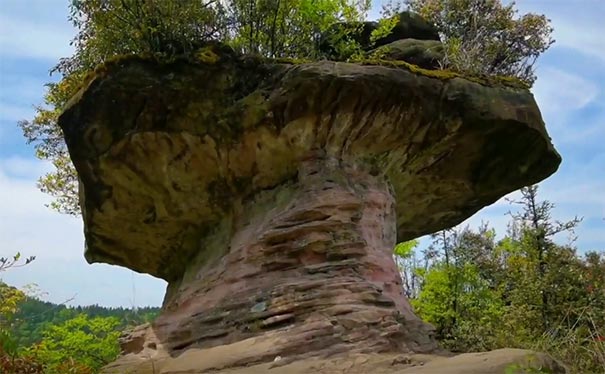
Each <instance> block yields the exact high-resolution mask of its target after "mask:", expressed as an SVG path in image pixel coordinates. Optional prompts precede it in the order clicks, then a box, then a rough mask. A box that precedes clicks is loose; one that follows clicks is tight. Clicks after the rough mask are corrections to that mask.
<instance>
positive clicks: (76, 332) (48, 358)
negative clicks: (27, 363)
mask: <svg viewBox="0 0 605 374" xmlns="http://www.w3.org/2000/svg"><path fill="white" fill-rule="evenodd" d="M119 324H120V321H119V320H118V319H117V318H114V317H105V318H103V317H94V318H89V317H88V316H86V315H85V314H80V315H78V316H76V317H75V318H73V319H70V320H68V321H66V322H64V323H62V324H60V325H51V326H49V327H48V328H47V329H46V331H45V332H44V339H43V340H42V342H41V343H40V344H39V345H38V346H37V347H36V348H35V355H36V357H37V358H38V359H39V360H40V361H41V362H44V364H45V366H46V370H47V371H46V372H47V373H48V374H55V373H56V374H61V371H60V370H59V368H60V367H61V365H62V364H63V363H64V362H68V361H69V360H74V361H76V362H77V363H78V364H80V365H82V366H84V367H88V368H91V369H92V370H93V371H96V370H98V369H100V368H101V367H102V366H104V365H106V364H108V363H109V362H111V361H113V360H115V359H116V358H117V356H118V354H119V353H120V348H119V345H118V337H119V335H120V332H119V331H117V327H118V326H119Z"/></svg>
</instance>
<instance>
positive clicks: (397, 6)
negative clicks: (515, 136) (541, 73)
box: [384, 0, 554, 85]
mask: <svg viewBox="0 0 605 374" xmlns="http://www.w3.org/2000/svg"><path fill="white" fill-rule="evenodd" d="M405 6H407V7H408V8H409V9H410V10H412V11H414V12H416V13H418V14H420V15H421V16H422V17H424V18H425V19H426V20H428V21H429V22H431V23H433V24H434V25H435V26H436V27H437V29H438V30H439V32H440V34H441V37H442V41H443V43H444V44H445V55H444V57H443V59H442V60H441V63H442V66H443V67H444V68H448V69H452V70H455V71H461V72H466V73H470V74H478V75H482V74H484V75H503V76H514V77H518V78H520V79H522V80H523V81H525V82H527V83H528V84H530V85H531V84H533V82H534V81H535V80H536V74H535V63H536V60H537V58H538V57H539V56H540V55H541V54H542V53H544V52H545V51H546V50H547V49H548V48H549V47H550V46H551V45H552V43H554V40H553V38H552V36H551V34H552V32H553V28H552V27H551V26H550V20H549V19H548V18H547V17H546V16H544V15H541V14H534V13H527V14H524V15H522V16H518V11H517V10H516V8H515V2H514V1H512V2H509V3H508V4H503V3H502V1H501V0H405V2H402V1H391V2H390V3H388V4H387V5H386V6H385V10H384V13H385V14H386V15H393V14H396V13H398V12H399V11H401V9H402V8H403V7H405Z"/></svg>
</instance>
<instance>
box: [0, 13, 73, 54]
mask: <svg viewBox="0 0 605 374" xmlns="http://www.w3.org/2000/svg"><path fill="white" fill-rule="evenodd" d="M72 38H73V32H72V31H71V30H70V28H69V27H66V26H64V25H57V24H47V23H45V22H44V21H41V22H33V21H31V20H28V19H23V18H13V17H11V16H9V15H7V14H1V13H0V51H1V53H0V58H9V57H10V58H34V59H45V60H52V61H56V60H58V59H59V58H61V57H65V56H69V55H71V53H72V51H73V49H72V47H71V46H70V45H69V42H70V40H71V39H72Z"/></svg>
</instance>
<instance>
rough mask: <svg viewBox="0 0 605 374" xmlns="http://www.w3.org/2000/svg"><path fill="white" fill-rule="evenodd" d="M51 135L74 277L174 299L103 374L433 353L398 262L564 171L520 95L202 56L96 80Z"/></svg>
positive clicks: (453, 81) (338, 66) (118, 66)
mask: <svg viewBox="0 0 605 374" xmlns="http://www.w3.org/2000/svg"><path fill="white" fill-rule="evenodd" d="M60 125H61V127H62V129H63V131H64V134H65V138H66V142H67V145H68V148H69V151H70V155H71V157H72V160H73V162H74V165H75V167H76V169H77V171H78V174H79V178H80V194H81V202H82V211H83V219H84V224H85V237H86V254H85V256H86V259H87V260H88V261H89V262H105V263H109V264H115V265H120V266H125V267H128V268H130V269H133V270H135V271H138V272H143V273H148V274H151V275H153V276H156V277H160V278H163V279H165V280H166V281H167V282H168V284H169V285H168V289H167V293H166V297H165V301H164V305H163V309H162V312H161V314H160V316H159V317H158V319H157V320H156V321H155V322H154V323H153V324H151V325H147V326H141V327H140V328H138V329H136V330H135V331H133V332H132V333H130V334H129V335H127V336H125V337H124V338H123V340H122V348H123V351H124V352H123V353H124V356H123V357H122V358H120V359H119V360H118V361H117V362H116V363H114V364H113V365H110V367H108V368H107V370H108V371H107V372H112V371H113V372H129V373H147V372H150V371H149V370H150V369H149V367H150V365H151V366H154V365H164V366H162V369H161V371H159V372H161V373H198V372H203V370H206V369H208V370H210V369H212V368H211V367H209V366H208V362H213V361H212V360H215V359H216V360H219V358H218V357H219V356H220V355H219V354H218V353H217V352H223V354H224V355H227V356H228V357H230V358H229V360H230V361H229V365H223V368H226V367H238V366H246V367H248V366H250V365H254V364H262V363H266V362H273V361H274V360H275V357H277V356H279V357H281V360H283V361H282V364H283V363H290V362H292V364H293V365H294V364H295V361H299V362H309V361H308V360H310V359H312V358H318V359H319V358H326V357H331V356H338V355H349V356H350V355H372V354H376V353H382V352H398V353H399V354H401V353H405V354H428V353H440V352H441V351H440V350H439V348H438V346H437V344H436V342H435V340H434V338H433V336H432V329H431V327H430V326H428V325H426V324H425V323H423V322H422V321H420V320H419V319H418V318H417V317H416V316H415V315H414V313H413V311H412V309H411V307H410V305H409V303H408V301H407V300H406V298H405V296H404V294H403V290H402V288H401V279H400V276H399V274H398V271H397V268H396V266H395V263H394V261H393V259H392V256H391V254H392V248H393V246H394V245H395V244H396V243H397V242H400V241H405V240H409V239H412V238H415V237H418V236H421V235H423V234H427V233H431V232H435V231H437V230H440V229H443V228H446V227H451V226H453V225H455V224H457V223H460V222H461V221H463V220H464V219H466V218H467V217H469V216H470V215H472V214H473V213H475V212H476V211H477V210H479V209H481V208H482V207H484V206H486V205H489V204H491V203H493V202H494V201H496V200H497V199H498V198H500V197H501V196H503V195H505V194H507V193H508V192H511V191H514V190H516V189H518V188H519V187H522V186H525V185H528V184H531V183H535V182H538V181H540V180H542V179H544V178H546V177H547V176H549V175H550V174H552V173H553V172H554V171H555V170H556V169H557V167H558V165H559V163H560V157H559V155H558V154H557V152H556V151H555V150H554V148H553V146H552V144H551V142H550V139H549V137H548V135H547V133H546V130H545V128H544V123H543V121H542V118H541V115H540V112H539V109H538V107H537V106H536V103H535V101H534V98H533V96H532V95H531V93H530V92H529V91H527V90H525V89H522V88H516V87H511V86H510V85H506V84H504V83H500V84H496V83H490V84H488V83H485V82H482V81H477V80H474V81H471V80H468V79H464V78H460V77H457V76H455V75H450V76H448V75H444V76H443V77H441V78H438V77H435V75H434V74H426V73H424V72H423V71H422V70H421V69H415V70H414V71H411V70H410V69H409V68H406V67H404V66H402V67H396V66H390V67H389V66H368V65H358V64H348V63H341V62H329V61H321V62H315V63H306V64H286V63H277V62H267V61H263V60H259V59H253V58H246V57H238V56H234V55H233V54H230V53H220V51H216V50H212V49H209V50H205V51H201V52H200V55H199V56H198V58H197V60H196V61H191V60H178V61H175V62H172V63H158V62H156V61H153V60H148V59H143V58H136V57H132V58H124V59H120V60H116V61H114V62H111V63H108V64H106V65H105V66H104V67H103V68H101V69H98V71H97V73H96V75H95V76H94V77H93V78H92V79H91V80H90V81H89V82H88V84H87V85H86V87H84V88H83V89H82V90H81V91H80V93H79V94H78V95H76V96H75V97H74V98H73V99H72V100H71V102H70V103H69V105H68V107H67V108H66V110H65V111H64V113H63V114H62V116H61V118H60ZM221 350H222V351H221ZM441 353H442V352H441ZM199 355H202V356H199ZM188 357H193V359H188ZM233 357H236V358H237V357H239V359H233ZM350 357H352V356H350ZM355 357H358V356H355ZM359 357H362V356H359ZM281 360H280V361H281ZM192 362H193V364H191V363H192ZM166 365H167V366H166ZM191 365H193V366H191ZM427 365H428V364H427ZM158 367H159V366H158ZM427 367H428V366H427ZM154 368H155V366H154ZM203 368H206V369H203ZM156 369H157V368H155V369H154V370H156ZM215 369H217V368H216V367H215V368H214V369H212V370H215ZM158 370H159V369H158ZM242 370H248V369H242ZM272 370H273V369H272ZM292 370H294V369H292ZM326 370H328V369H326ZM406 370H407V369H406ZM414 370H416V369H414ZM242 372H244V371H242ZM245 372H248V371H245ZM289 372H295V371H289ZM404 372H405V371H404ZM411 372H412V371H410V373H411ZM419 373H421V371H419Z"/></svg>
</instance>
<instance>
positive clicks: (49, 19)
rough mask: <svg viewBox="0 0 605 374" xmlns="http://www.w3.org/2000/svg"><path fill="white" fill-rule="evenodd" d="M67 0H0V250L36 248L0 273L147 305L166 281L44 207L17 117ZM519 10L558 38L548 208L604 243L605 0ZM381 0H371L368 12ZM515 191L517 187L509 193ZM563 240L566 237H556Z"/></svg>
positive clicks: (547, 81)
mask: <svg viewBox="0 0 605 374" xmlns="http://www.w3.org/2000/svg"><path fill="white" fill-rule="evenodd" d="M67 4H68V0H0V256H9V255H11V254H13V253H14V252H15V251H21V252H22V253H23V254H27V255H36V256H37V259H36V261H34V263H32V264H31V265H28V266H27V267H24V268H20V269H14V270H11V271H9V272H6V273H5V274H3V277H4V280H5V281H6V282H8V283H11V284H14V285H16V286H24V285H26V284H31V283H36V284H38V286H39V289H40V290H41V291H42V292H44V294H43V298H45V299H47V300H50V301H53V302H63V301H65V300H68V299H72V300H71V301H70V303H71V304H80V305H87V304H100V305H107V306H119V305H122V306H134V305H136V306H143V305H159V304H160V303H161V300H162V297H163V294H164V289H165V282H163V281H161V280H158V279H154V278H152V277H150V276H146V275H141V274H136V273H133V272H131V271H129V270H127V269H123V268H118V267H115V266H109V265H102V264H95V265H88V264H87V263H86V262H85V261H84V258H83V255H82V254H83V248H84V238H83V234H82V223H81V220H80V219H79V218H73V217H67V216H63V215H59V214H57V213H54V212H52V211H50V210H49V209H48V208H46V207H45V204H47V203H48V202H49V198H48V197H47V196H45V195H44V194H42V193H41V192H39V191H38V190H37V188H36V179H37V177H38V176H39V175H41V174H42V173H44V172H45V171H47V170H49V166H48V165H47V164H46V163H44V162H41V161H39V160H36V159H35V158H34V157H33V150H32V147H31V146H28V145H26V144H25V142H24V138H23V137H22V135H21V132H20V129H19V128H18V127H17V125H16V122H17V121H18V120H19V119H23V118H26V119H28V118H31V117H32V115H33V113H34V110H33V105H34V104H39V103H41V101H42V96H43V94H44V86H43V84H44V83H45V82H48V81H50V80H56V79H57V77H49V74H48V70H49V69H50V68H51V67H52V66H53V65H54V64H55V63H56V61H57V60H58V59H59V58H60V57H63V56H67V55H69V54H70V52H71V47H70V46H69V41H70V39H71V38H72V36H73V34H74V31H73V29H72V28H71V25H70V24H69V22H68V21H67ZM517 4H518V8H519V9H520V11H521V12H529V11H532V12H539V13H544V14H546V15H547V16H548V17H550V18H551V19H552V23H553V26H554V28H555V33H554V37H555V39H556V40H557V42H556V44H555V45H554V46H553V47H551V49H550V50H549V51H548V52H547V53H545V54H544V55H543V56H542V57H541V59H540V60H539V62H538V71H537V73H538V81H537V83H536V85H535V86H534V88H533V92H534V94H535V96H536V100H537V101H538V104H539V105H540V107H541V109H542V113H543V116H544V120H545V122H546V124H547V127H548V130H549V132H550V134H551V136H552V138H553V142H554V143H555V146H556V147H557V149H558V150H559V152H560V153H561V155H562V156H563V163H562V165H561V167H560V169H559V171H558V172H557V173H556V174H555V175H554V176H552V177H550V178H549V179H548V180H546V181H544V182H543V183H541V184H540V186H541V197H542V198H544V199H548V200H551V201H552V202H554V203H555V204H556V210H555V212H554V218H556V219H560V220H565V219H569V218H572V217H573V216H575V215H578V216H582V217H584V221H583V222H582V224H581V226H580V228H579V229H578V230H577V235H578V238H579V239H578V241H577V246H578V248H579V249H580V250H581V251H586V250H605V42H603V38H604V37H605V23H604V22H603V15H605V1H603V0H525V1H518V2H517ZM379 8H380V1H375V4H374V9H373V11H372V15H373V16H375V15H376V14H377V10H378V9H379ZM512 195H513V197H514V195H515V194H512ZM510 208H511V207H510V206H509V205H508V204H507V203H506V202H505V201H504V200H500V201H499V202H497V203H495V204H494V205H492V206H490V207H487V208H484V209H483V210H482V211H480V212H479V213H477V214H476V215H475V216H473V217H471V218H470V219H469V220H468V221H467V222H466V223H468V224H470V225H471V227H474V226H477V225H478V224H479V223H480V222H481V221H488V222H490V224H491V225H492V226H494V227H495V228H496V230H497V231H498V232H499V233H500V234H502V233H503V232H504V231H505V229H506V222H507V220H508V218H507V216H506V213H507V212H508V211H509V210H510ZM560 240H565V238H561V239H560Z"/></svg>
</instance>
